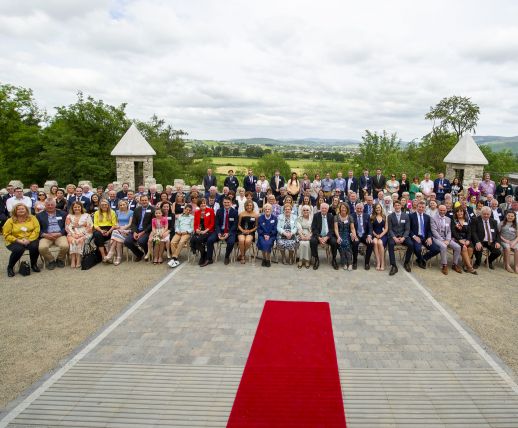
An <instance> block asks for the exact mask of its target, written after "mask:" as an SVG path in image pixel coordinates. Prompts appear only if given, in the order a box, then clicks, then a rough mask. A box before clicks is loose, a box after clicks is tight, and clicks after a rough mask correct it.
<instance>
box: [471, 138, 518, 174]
mask: <svg viewBox="0 0 518 428" xmlns="http://www.w3.org/2000/svg"><path fill="white" fill-rule="evenodd" d="M480 150H482V153H484V156H485V157H486V159H487V161H488V165H487V166H486V167H485V168H484V170H485V171H487V172H489V173H490V174H491V179H492V180H495V181H497V182H498V181H499V180H500V179H501V178H502V177H505V176H508V175H509V173H510V172H515V171H518V156H516V155H515V154H513V153H512V152H511V151H510V150H508V149H506V150H502V151H499V152H495V151H493V150H492V149H491V147H490V146H485V145H482V146H480Z"/></svg>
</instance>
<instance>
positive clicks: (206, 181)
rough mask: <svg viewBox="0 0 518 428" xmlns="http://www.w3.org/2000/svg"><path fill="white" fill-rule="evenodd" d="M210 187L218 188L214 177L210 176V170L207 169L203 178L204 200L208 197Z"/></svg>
mask: <svg viewBox="0 0 518 428" xmlns="http://www.w3.org/2000/svg"><path fill="white" fill-rule="evenodd" d="M212 186H214V187H216V188H217V187H218V185H217V179H216V176H215V175H212V168H208V169H207V175H206V176H205V177H203V187H204V189H205V197H206V198H208V197H209V190H210V188H211V187H212Z"/></svg>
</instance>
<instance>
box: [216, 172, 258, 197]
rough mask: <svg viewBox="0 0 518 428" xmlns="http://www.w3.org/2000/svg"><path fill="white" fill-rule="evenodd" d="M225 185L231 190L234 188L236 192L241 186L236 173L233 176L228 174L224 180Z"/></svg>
mask: <svg viewBox="0 0 518 428" xmlns="http://www.w3.org/2000/svg"><path fill="white" fill-rule="evenodd" d="M223 185H224V186H225V187H228V188H229V189H230V190H232V191H233V192H234V193H235V192H236V191H237V188H238V187H239V180H238V179H237V177H236V176H235V175H233V176H232V177H230V176H227V177H225V181H224V182H223ZM254 190H255V187H254Z"/></svg>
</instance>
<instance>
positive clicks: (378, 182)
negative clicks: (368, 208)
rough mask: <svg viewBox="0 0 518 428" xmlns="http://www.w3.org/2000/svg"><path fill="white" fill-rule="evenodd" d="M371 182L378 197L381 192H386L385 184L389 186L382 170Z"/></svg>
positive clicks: (377, 171)
mask: <svg viewBox="0 0 518 428" xmlns="http://www.w3.org/2000/svg"><path fill="white" fill-rule="evenodd" d="M371 182H372V189H373V191H374V194H375V195H377V194H378V193H379V191H380V190H382V191H385V184H387V179H386V178H385V176H384V175H382V174H381V169H380V168H378V169H377V170H376V175H374V176H372V177H371Z"/></svg>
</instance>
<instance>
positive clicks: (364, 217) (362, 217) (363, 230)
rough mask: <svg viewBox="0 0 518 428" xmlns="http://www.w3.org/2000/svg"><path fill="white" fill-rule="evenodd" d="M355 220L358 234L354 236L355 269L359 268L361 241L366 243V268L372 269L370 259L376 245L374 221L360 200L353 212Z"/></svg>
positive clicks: (352, 215)
mask: <svg viewBox="0 0 518 428" xmlns="http://www.w3.org/2000/svg"><path fill="white" fill-rule="evenodd" d="M351 217H352V218H353V221H354V229H355V230H356V234H355V235H354V236H353V240H352V243H353V270H356V269H357V266H358V248H359V247H360V243H362V244H364V245H365V247H366V250H365V270H369V269H370V261H371V255H372V250H373V249H374V246H373V244H372V223H371V221H370V218H369V214H367V213H364V212H363V204H362V203H361V202H359V203H358V204H356V208H355V211H354V212H353V213H352V214H351Z"/></svg>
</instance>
